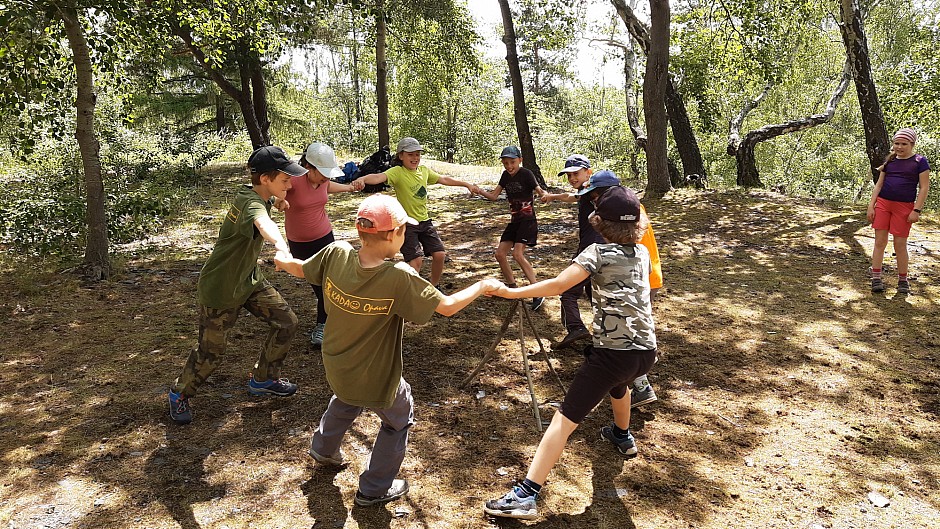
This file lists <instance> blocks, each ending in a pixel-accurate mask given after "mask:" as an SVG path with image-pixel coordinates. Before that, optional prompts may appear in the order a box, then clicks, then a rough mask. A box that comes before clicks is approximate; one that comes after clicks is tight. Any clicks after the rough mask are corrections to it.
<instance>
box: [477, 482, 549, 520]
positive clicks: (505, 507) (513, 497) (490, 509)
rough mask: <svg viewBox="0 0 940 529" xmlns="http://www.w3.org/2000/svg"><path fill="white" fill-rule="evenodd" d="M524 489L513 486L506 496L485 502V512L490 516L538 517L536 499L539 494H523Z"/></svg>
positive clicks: (523, 518) (525, 518)
mask: <svg viewBox="0 0 940 529" xmlns="http://www.w3.org/2000/svg"><path fill="white" fill-rule="evenodd" d="M521 494H522V489H520V488H519V487H513V489H512V490H511V491H509V492H507V493H506V495H505V496H503V497H502V498H500V499H498V500H489V501H487V502H486V503H484V504H483V512H485V513H486V514H489V515H490V516H499V517H501V518H518V519H520V520H534V519H535V518H536V517H538V509H536V507H535V500H536V498H538V495H537V494H536V495H534V496H522V495H521Z"/></svg>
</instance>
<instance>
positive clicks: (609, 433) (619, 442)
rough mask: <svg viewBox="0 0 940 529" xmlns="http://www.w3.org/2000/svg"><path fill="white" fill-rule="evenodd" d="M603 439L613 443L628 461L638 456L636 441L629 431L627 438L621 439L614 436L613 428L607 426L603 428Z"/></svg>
mask: <svg viewBox="0 0 940 529" xmlns="http://www.w3.org/2000/svg"><path fill="white" fill-rule="evenodd" d="M601 439H606V440H608V441H610V442H611V443H613V444H614V446H616V447H617V451H618V452H620V453H621V454H623V456H624V458H626V459H633V458H634V457H636V456H637V449H636V440H634V439H633V434H631V433H630V430H627V436H626V437H624V438H622V439H621V438H620V437H617V436H616V435H615V434H614V427H613V426H605V427H603V428H601Z"/></svg>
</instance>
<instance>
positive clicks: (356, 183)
mask: <svg viewBox="0 0 940 529" xmlns="http://www.w3.org/2000/svg"><path fill="white" fill-rule="evenodd" d="M349 187H350V188H351V189H352V190H353V191H362V190H363V189H364V188H365V187H366V183H365V182H363V180H362V178H361V177H360V178H357V179H355V180H353V181H352V182H350V183H349Z"/></svg>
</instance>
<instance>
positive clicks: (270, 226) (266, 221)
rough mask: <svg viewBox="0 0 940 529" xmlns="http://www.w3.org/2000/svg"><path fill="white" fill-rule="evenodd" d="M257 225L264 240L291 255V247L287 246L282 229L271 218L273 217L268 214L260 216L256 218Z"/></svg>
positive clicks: (279, 250)
mask: <svg viewBox="0 0 940 529" xmlns="http://www.w3.org/2000/svg"><path fill="white" fill-rule="evenodd" d="M255 227H256V228H258V232H259V233H261V236H262V237H264V240H266V241H268V242H269V243H271V244H273V245H274V249H275V250H277V251H278V252H282V253H284V254H286V255H290V248H288V247H287V243H286V242H284V237H282V236H281V230H280V229H278V227H277V224H275V223H274V221H273V220H271V217H268V216H267V215H265V216H259V217H258V218H256V219H255Z"/></svg>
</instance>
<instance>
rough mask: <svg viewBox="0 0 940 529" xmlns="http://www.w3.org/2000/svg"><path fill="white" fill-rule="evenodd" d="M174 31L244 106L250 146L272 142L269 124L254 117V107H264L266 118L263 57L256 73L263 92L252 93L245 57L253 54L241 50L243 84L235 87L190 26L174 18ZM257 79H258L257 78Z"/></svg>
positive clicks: (213, 78) (257, 146) (240, 106)
mask: <svg viewBox="0 0 940 529" xmlns="http://www.w3.org/2000/svg"><path fill="white" fill-rule="evenodd" d="M172 24H173V33H174V34H175V35H176V36H177V37H179V39H180V40H182V41H183V44H184V45H185V46H186V49H188V50H189V52H190V53H191V54H192V56H193V60H195V61H196V64H198V65H199V67H200V68H202V69H203V70H204V71H205V72H206V73H207V74H209V77H210V78H211V79H212V80H213V81H214V82H215V84H216V85H217V86H218V87H219V88H220V89H222V91H223V92H225V94H226V95H228V96H229V97H231V98H232V99H233V100H234V101H235V102H236V103H238V108H239V110H241V113H242V119H243V120H244V121H245V129H246V130H247V131H248V137H249V138H250V139H251V146H252V148H254V149H257V148H259V147H264V146H266V145H270V144H271V142H270V140H269V139H268V125H267V124H265V126H264V127H263V128H262V127H261V125H260V124H259V123H258V119H257V118H256V117H255V109H256V108H261V109H264V112H263V115H262V119H263V121H264V122H267V119H268V118H267V100H266V99H264V98H265V96H266V92H265V90H264V79H263V76H262V74H261V70H260V69H261V65H260V59H259V60H258V65H257V70H258V73H257V76H258V79H260V82H261V85H262V90H261V93H260V94H256V95H255V96H254V97H253V96H252V82H253V80H252V70H251V69H250V68H249V67H248V65H247V64H246V61H248V60H250V59H248V57H249V56H250V54H249V53H248V52H244V53H242V54H241V57H239V58H238V75H239V82H240V84H241V88H240V89H239V88H236V87H235V85H233V84H232V82H231V81H229V80H228V79H227V78H226V77H225V76H224V75H223V74H222V72H220V71H219V70H217V69H215V68H213V67H212V65H211V64H209V61H208V60H206V54H205V53H203V51H202V49H201V48H200V47H199V46H198V45H196V43H195V41H194V40H193V34H192V31H191V30H190V29H189V28H188V27H184V26H181V25H179V23H178V21H173V22H172ZM254 82H257V81H254ZM258 97H260V98H262V101H260V102H258V103H255V102H254V101H253V99H254V98H258Z"/></svg>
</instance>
